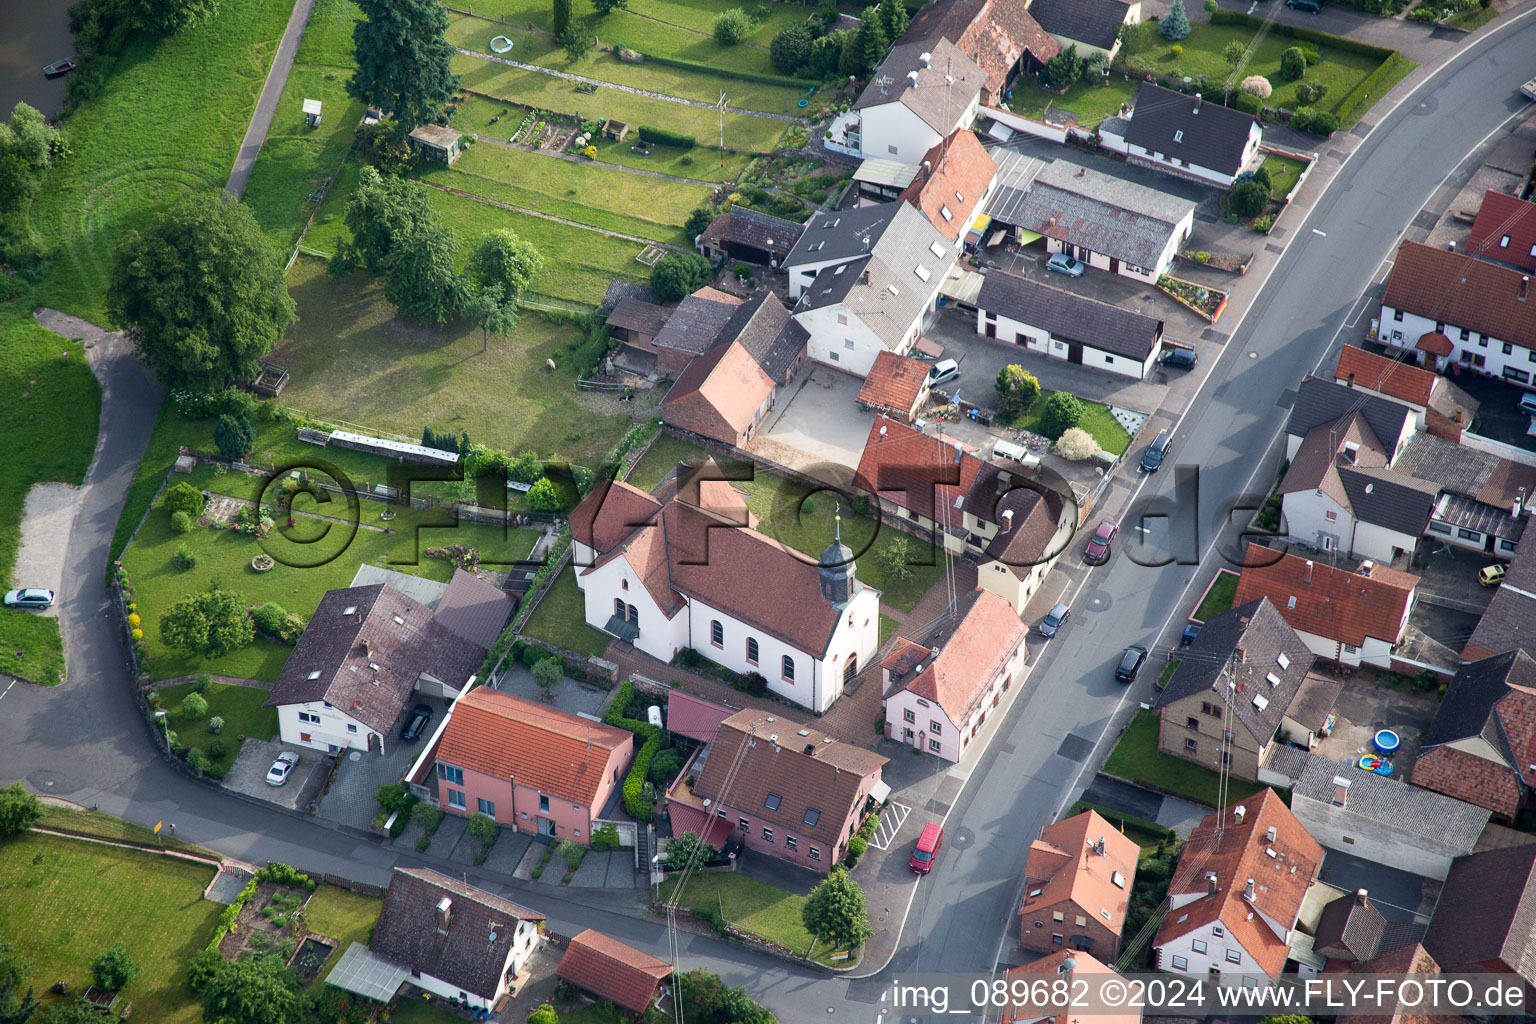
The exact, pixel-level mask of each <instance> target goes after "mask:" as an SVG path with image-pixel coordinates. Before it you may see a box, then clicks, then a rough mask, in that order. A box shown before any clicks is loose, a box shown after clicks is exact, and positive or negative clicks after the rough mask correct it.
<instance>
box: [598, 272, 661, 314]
mask: <svg viewBox="0 0 1536 1024" xmlns="http://www.w3.org/2000/svg"><path fill="white" fill-rule="evenodd" d="M620 299H636V300H638V301H640V302H649V303H650V304H651V305H653V306H657V305H660V304H661V300H660V299H658V298H657V297H656V293H655V292H653V291H651V290H650V289H649V288H647V287H646V286H645V285H643V284H636V283H635V282H633V281H622V280H620V279H618V278H614V279H613V280H612V281H610V282H608V290H607V291H605V292H604V293H603V303H602V305H601V306H598V307H597V311H598V312H599V313H601V314H603V316H607V315H608V314H609V313H612V312H613V307H614V306H617V305H618V304H619V300H620Z"/></svg>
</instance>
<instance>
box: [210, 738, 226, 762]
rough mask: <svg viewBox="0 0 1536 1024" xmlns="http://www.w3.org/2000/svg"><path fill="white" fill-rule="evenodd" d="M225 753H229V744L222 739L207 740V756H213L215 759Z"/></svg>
mask: <svg viewBox="0 0 1536 1024" xmlns="http://www.w3.org/2000/svg"><path fill="white" fill-rule="evenodd" d="M227 753H229V745H228V744H226V743H225V742H224V741H223V740H212V741H210V742H209V744H208V756H209V757H211V758H213V759H214V760H215V761H217V760H218V759H219V758H221V757H223V756H224V755H225V754H227Z"/></svg>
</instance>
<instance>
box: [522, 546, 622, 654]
mask: <svg viewBox="0 0 1536 1024" xmlns="http://www.w3.org/2000/svg"><path fill="white" fill-rule="evenodd" d="M523 632H524V633H526V634H527V635H528V636H530V637H532V638H533V639H535V640H542V641H544V642H545V643H547V644H554V645H555V646H556V647H564V648H565V649H566V650H568V651H575V652H576V653H577V654H585V655H588V656H590V657H594V658H595V657H598V656H600V655H601V654H602V653H603V652H604V651H606V650H607V649H608V641H609V640H611V639H612V637H610V636H609V635H608V634H607V633H604V632H602V631H600V630H596V629H593V628H592V627H591V626H589V625H587V605H586V596H585V595H584V594H582V592H581V590H580V589H578V588H577V586H576V570H575V569H573V568H570V567H567V568H566V569H565V571H563V572H561V573H560V575H559V576H556V577H555V579H554V581H553V582H551V583H550V585H549V589H548V590H546V591H545V592H544V596H543V598H541V599H540V601H539V606H538V607H537V608H535V609H534V610H533V614H532V615H530V616H529V617H528V622H527V624H525V625H524V626H523Z"/></svg>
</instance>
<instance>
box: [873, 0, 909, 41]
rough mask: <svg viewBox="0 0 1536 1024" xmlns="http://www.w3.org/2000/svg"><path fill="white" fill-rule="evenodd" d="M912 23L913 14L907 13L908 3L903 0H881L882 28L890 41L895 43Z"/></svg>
mask: <svg viewBox="0 0 1536 1024" xmlns="http://www.w3.org/2000/svg"><path fill="white" fill-rule="evenodd" d="M911 23H912V16H911V15H909V14H908V13H907V5H906V4H904V3H902V2H901V0H881V2H880V30H881V31H882V32H884V33H885V38H886V39H887V40H888V41H889V42H892V43H894V42H896V40H898V39H900V38H901V34H902V33H903V32H905V31H906V30H907V26H908V25H910V24H911Z"/></svg>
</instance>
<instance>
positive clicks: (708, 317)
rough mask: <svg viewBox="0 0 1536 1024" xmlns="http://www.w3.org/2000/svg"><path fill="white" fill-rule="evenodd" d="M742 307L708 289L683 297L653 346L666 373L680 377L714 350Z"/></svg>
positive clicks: (717, 292) (739, 301) (662, 327)
mask: <svg viewBox="0 0 1536 1024" xmlns="http://www.w3.org/2000/svg"><path fill="white" fill-rule="evenodd" d="M741 304H742V300H741V299H740V298H738V297H737V296H735V295H728V294H726V293H725V292H722V291H720V290H719V289H718V288H711V287H709V286H708V285H706V286H704V287H703V288H700V289H699V290H698V291H696V292H694V293H693V294H692V295H685V296H683V299H682V301H681V302H679V303H678V304H677V308H676V309H674V310H672V312H671V313H669V314H668V315H667V322H666V323H664V324H662V325H661V330H659V331H657V332H656V336H655V337H654V338H653V339H652V340H651V343H650V349H651V350H652V351H653V352H655V354H656V360H657V364H658V366H659V367H660V369H661V370H662V372H663V373H667V374H677V373H680V372H681V371H682V370H683V368H684V367H686V366H687V365H688V361H689V360H690V359H692V358H693V357H694V356H697V355H701V354H702V353H704V352H706V351H708V350H709V349H711V348H713V347H714V346H715V345H716V343H717V342H718V341H719V340H720V334H721V332H722V331H723V330H724V329H725V325H726V323H727V322H729V321H730V319H731V317H732V316H733V315H735V313H736V311H737V309H738V308H739V307H740V306H741ZM631 344H633V343H631Z"/></svg>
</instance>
